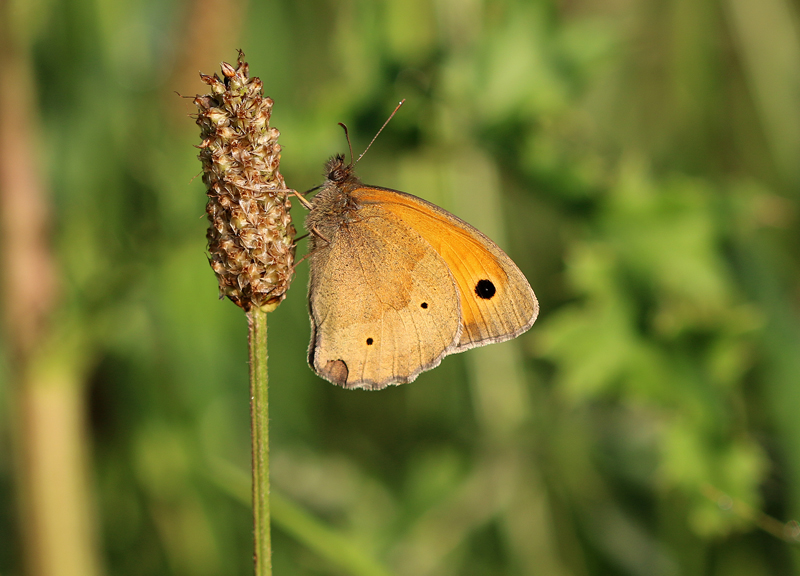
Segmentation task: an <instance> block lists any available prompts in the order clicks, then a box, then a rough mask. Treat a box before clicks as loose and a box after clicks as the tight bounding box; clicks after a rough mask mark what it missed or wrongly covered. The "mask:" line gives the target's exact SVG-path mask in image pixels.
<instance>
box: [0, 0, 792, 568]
mask: <svg viewBox="0 0 800 576" xmlns="http://www.w3.org/2000/svg"><path fill="white" fill-rule="evenodd" d="M755 4H758V3H753V6H755ZM207 9H209V8H208V7H206V6H204V4H202V3H194V4H188V5H187V4H180V3H174V2H153V1H148V0H130V1H128V2H123V3H120V2H106V1H94V2H88V1H84V0H77V1H76V0H72V1H70V2H65V1H60V0H51V1H50V2H46V3H36V4H32V5H31V7H29V8H26V9H25V10H26V11H25V12H24V14H21V15H20V30H21V33H24V34H26V35H27V36H26V37H27V42H28V44H29V48H30V51H31V55H32V58H33V62H34V65H35V72H36V82H37V85H38V88H39V94H38V95H37V97H38V100H39V104H40V113H41V119H40V120H41V121H40V124H41V129H42V135H43V138H42V148H41V160H42V163H43V165H44V166H46V174H47V178H48V183H49V186H50V189H51V190H52V205H53V211H54V218H55V223H54V224H55V227H54V231H53V238H54V247H55V250H56V252H57V256H58V258H59V262H60V265H61V274H62V277H63V281H62V285H61V290H62V298H61V300H62V306H61V309H60V311H59V318H60V319H61V320H60V324H61V325H62V326H64V330H65V331H66V332H67V333H68V334H67V336H66V337H67V338H68V339H72V340H73V342H75V341H77V342H82V343H84V344H83V345H82V346H80V352H79V353H80V354H82V355H83V362H82V363H79V364H81V365H85V367H86V368H85V374H84V377H85V381H86V383H87V389H86V398H87V402H88V406H89V413H90V423H89V426H90V431H91V441H92V446H91V453H92V457H93V460H92V462H93V464H92V466H93V467H92V471H93V474H94V486H95V487H96V492H95V493H94V498H95V501H96V509H97V518H98V520H97V523H98V530H99V533H100V541H101V543H102V550H103V561H104V562H105V565H106V568H107V573H109V574H120V575H123V574H125V575H127V574H131V575H135V574H148V575H158V574H182V575H192V576H194V575H198V576H203V575H211V574H247V573H250V571H251V570H252V568H251V551H250V546H251V543H250V537H251V529H252V525H251V519H250V516H249V509H248V506H247V504H246V501H247V498H246V493H247V487H246V486H244V487H243V485H242V482H243V480H242V477H243V476H242V474H246V472H247V470H248V469H249V430H248V422H249V420H248V391H247V383H248V379H247V355H246V337H247V325H246V321H245V318H244V315H243V314H242V313H241V312H240V311H239V310H238V309H236V308H235V307H234V306H233V305H232V304H230V303H229V302H219V301H217V287H216V280H215V278H214V275H213V273H212V272H211V270H210V268H209V266H208V263H207V260H206V256H205V254H204V248H205V227H206V221H205V219H204V218H203V214H204V204H205V197H204V191H203V186H202V183H201V182H200V181H199V179H196V180H194V181H193V180H192V177H193V176H194V175H195V174H197V173H198V172H199V170H200V164H199V162H198V161H197V160H196V158H195V157H196V151H194V149H193V148H192V146H193V145H194V144H197V142H198V140H197V130H196V127H195V126H194V124H193V123H192V121H191V119H190V118H188V117H186V116H187V114H190V113H191V112H192V104H191V100H185V101H184V100H180V99H179V98H178V97H177V96H175V95H174V94H173V91H174V90H178V91H180V92H181V93H183V94H191V95H193V94H194V93H195V92H202V91H203V90H204V86H203V85H202V84H201V83H200V81H199V78H197V77H195V76H193V75H194V74H195V73H196V72H195V70H194V69H192V70H191V71H190V72H187V71H186V70H185V69H184V68H183V67H185V66H188V64H189V63H190V64H191V66H194V67H197V66H198V65H199V66H201V70H202V71H203V72H205V73H211V72H214V71H216V70H217V69H218V62H219V61H220V60H225V61H228V62H233V61H234V60H235V58H236V52H235V49H236V48H239V47H241V48H243V49H244V51H245V53H246V56H247V60H248V61H249V63H250V70H251V74H252V75H254V76H259V77H261V78H262V80H263V81H264V85H265V91H266V93H267V94H268V95H269V96H271V97H272V98H273V99H274V100H275V107H274V113H273V118H272V124H273V125H274V126H276V127H277V128H279V129H280V130H281V132H282V136H281V140H280V141H281V143H282V146H283V148H284V152H283V160H282V165H281V170H282V172H283V174H284V176H285V178H286V182H287V184H288V185H289V186H292V187H294V188H296V189H298V190H306V189H309V188H311V187H312V186H315V185H316V184H318V183H319V182H320V181H321V171H322V165H323V162H324V161H325V160H326V159H327V158H328V157H329V156H330V155H332V154H333V153H337V152H342V151H344V150H345V146H346V144H345V141H344V138H343V136H342V133H341V130H340V129H339V127H338V126H337V125H336V123H337V122H345V123H347V124H348V126H349V127H350V133H351V136H352V138H353V140H354V142H353V147H354V149H355V150H356V154H358V151H360V150H363V148H364V147H365V145H366V143H367V142H369V140H370V139H371V138H372V136H373V134H374V133H375V131H376V130H377V128H378V127H379V126H380V125H381V124H382V122H383V120H384V119H385V117H386V116H387V114H388V113H389V112H390V111H391V110H392V109H393V107H394V105H395V104H396V102H397V101H398V100H400V99H401V98H406V99H407V104H406V106H404V107H403V108H402V109H401V111H400V112H399V113H398V115H397V116H396V117H395V119H394V120H392V122H391V123H390V124H389V126H388V127H387V129H386V130H385V131H384V132H383V134H382V135H381V137H380V138H379V139H378V141H377V142H376V144H375V145H374V146H373V148H372V149H371V150H370V152H369V154H367V156H365V158H364V159H363V160H362V161H361V162H360V163H359V173H360V175H361V177H362V179H363V180H364V181H365V182H370V183H374V184H379V185H382V186H387V187H392V188H398V189H403V190H405V191H407V192H411V193H414V194H417V195H419V196H423V197H426V198H428V199H431V200H433V201H435V202H437V203H438V204H441V205H443V206H445V207H446V208H448V209H450V210H452V211H454V212H455V213H457V214H458V215H460V216H463V217H464V218H465V219H467V220H468V221H470V222H472V223H473V224H475V225H476V226H478V227H479V228H481V229H482V230H484V231H486V232H487V233H488V234H489V235H490V236H492V237H493V238H495V239H496V240H497V241H498V242H499V243H500V244H501V245H502V246H503V247H504V248H507V251H508V252H509V254H510V255H511V256H512V257H513V258H514V259H515V261H517V262H518V263H519V265H520V267H521V269H522V270H523V272H525V273H526V275H527V276H528V278H529V280H530V281H531V285H532V286H533V288H534V290H535V291H536V293H537V295H538V296H539V299H540V303H541V308H542V313H541V317H540V319H539V320H538V321H537V323H536V324H535V325H534V327H533V329H532V330H531V331H530V332H529V333H527V334H526V335H524V336H523V337H521V338H519V339H518V340H516V341H513V342H510V343H505V344H502V345H496V346H491V347H489V348H486V349H481V350H473V351H469V352H467V353H465V354H463V355H459V356H457V357H450V358H447V359H446V360H445V361H444V362H443V364H442V365H441V366H440V367H439V368H437V369H436V370H434V371H432V372H429V373H426V374H423V375H422V376H421V377H420V378H419V379H418V381H417V382H415V383H413V384H410V385H407V386H403V387H400V388H396V389H391V390H386V391H384V392H380V393H371V394H369V393H360V392H348V391H344V390H340V389H338V388H335V387H333V386H331V385H329V384H328V383H326V382H323V381H321V380H319V379H318V378H316V377H315V376H314V375H313V373H312V372H311V371H310V370H309V369H308V367H307V366H306V364H305V354H306V347H307V341H308V320H307V313H306V304H305V296H304V289H305V285H306V281H307V271H306V269H305V265H301V266H300V267H299V268H298V271H297V278H296V279H295V282H294V287H293V289H291V290H290V291H289V295H288V298H287V300H286V301H285V302H284V303H283V304H282V305H281V306H280V307H279V308H278V310H277V311H276V312H274V313H272V314H271V315H270V336H271V338H270V376H271V377H270V381H271V382H270V383H271V389H270V395H271V404H272V406H271V426H272V429H271V432H272V438H271V449H272V478H273V483H274V487H275V490H276V492H278V493H279V496H278V498H279V500H278V501H277V502H276V505H275V507H274V532H275V535H274V541H273V547H274V554H275V557H274V566H275V573H276V574H296V575H300V576H302V575H312V574H364V575H367V574H386V573H391V574H396V575H398V576H403V575H406V574H407V575H412V574H413V575H415V576H420V575H424V574H437V575H448V574H453V575H455V574H459V575H472V574H475V575H478V574H514V575H516V574H548V575H557V576H558V575H568V574H569V575H575V576H579V575H586V576H589V575H601V574H602V575H605V574H626V575H627V574H637V575H638V574H641V575H652V574H663V575H670V574H685V575H695V574H696V575H700V574H703V575H705V574H709V575H711V574H739V573H741V574H748V575H749V574H789V573H792V572H793V571H794V572H796V571H797V570H798V560H799V559H798V557H797V553H796V551H795V548H793V547H792V545H791V544H789V543H786V542H783V541H782V540H780V539H778V538H777V537H776V536H774V535H769V534H767V533H766V532H764V530H762V529H763V528H765V523H764V521H763V517H762V516H760V515H758V514H751V513H744V512H742V510H746V509H747V510H749V509H750V508H752V509H754V510H757V511H764V512H766V513H767V514H769V515H770V516H774V517H775V518H777V519H779V520H780V521H786V520H789V519H791V518H797V516H798V513H800V418H797V414H798V413H800V386H798V383H800V353H798V350H800V324H799V323H798V321H797V315H798V310H797V294H798V281H799V280H800V276H799V275H798V270H800V268H798V265H797V262H798V256H799V255H800V253H799V252H798V246H800V244H798V242H797V230H798V229H800V228H798V223H797V216H798V197H797V191H798V184H800V173H799V172H798V170H797V168H798V166H800V164H798V163H793V162H791V161H788V160H787V158H794V159H796V158H798V157H800V123H797V122H794V121H793V120H792V119H793V118H794V119H796V118H797V110H796V108H797V107H796V104H797V99H796V96H797V93H796V91H797V86H800V67H797V68H796V69H795V68H793V67H792V62H794V60H793V59H792V58H793V57H794V55H795V54H797V53H800V38H798V37H797V36H796V35H792V34H793V33H792V30H794V31H795V32H796V30H798V29H799V28H798V27H797V26H796V24H797V21H798V20H797V16H798V10H797V6H796V3H794V4H793V3H789V2H786V1H785V0H770V1H769V2H765V3H763V5H761V8H760V10H761V11H760V12H759V14H760V17H761V18H763V21H765V22H773V23H775V22H783V21H784V19H785V18H786V17H787V16H785V15H786V14H788V15H789V16H788V18H791V19H793V20H790V21H793V22H794V24H795V26H794V28H792V26H791V25H780V26H779V25H777V24H776V26H777V28H775V29H776V30H778V31H777V32H776V33H775V36H774V37H773V36H771V35H770V34H769V32H765V31H763V30H761V29H759V26H760V24H759V23H758V22H762V21H761V20H759V21H756V20H755V19H754V17H753V16H752V14H751V12H752V11H753V8H751V7H750V6H749V5H748V3H747V2H746V1H745V0H731V1H729V2H690V1H689V0H672V1H670V2H660V3H653V2H645V1H640V2H637V1H633V2H627V3H609V5H608V6H604V5H602V3H601V4H596V3H590V2H578V3H574V2H573V3H555V2H546V1H534V2H523V1H521V0H517V1H514V0H507V1H500V2H488V1H486V2H481V1H477V0H476V1H472V2H456V1H454V0H437V1H435V2H434V1H431V0H414V1H413V2H408V1H405V0H404V1H400V0H387V1H386V2H377V3H376V2H369V1H366V0H349V1H347V2H326V1H324V0H301V1H299V2H288V1H287V2H273V3H252V5H249V6H246V7H243V8H242V12H241V13H239V12H237V11H236V10H233V9H232V12H231V14H226V15H225V16H224V17H223V16H220V15H211V16H209V15H205V17H206V18H210V20H211V21H215V20H214V18H215V17H216V18H218V19H219V20H220V22H219V27H220V31H224V29H226V25H225V24H224V21H225V19H226V18H237V20H236V22H235V23H234V24H233V25H231V26H230V27H229V29H230V30H234V31H235V32H236V33H237V34H241V35H239V36H231V37H230V38H223V39H221V40H218V39H216V38H213V42H212V39H211V37H210V36H211V35H213V34H214V30H206V31H205V32H204V34H208V35H209V38H204V37H202V36H200V37H197V36H196V34H197V29H195V28H192V27H193V26H196V25H198V22H201V21H202V20H203V16H204V15H203V14H202V13H199V12H197V11H200V12H202V10H207ZM237 14H238V16H237ZM748 15H749V16H748ZM241 27H243V29H242V28H241ZM765 30H769V28H765ZM772 42H775V43H776V44H774V45H773V44H772ZM209 46H216V47H219V46H222V48H214V51H212V50H211V49H209V48H208V47H209ZM770 46H773V47H774V50H773V51H772V52H771V51H770V50H768V48H769V47H770ZM216 50H221V51H220V52H217V51H216ZM776 53H780V54H784V57H783V58H781V59H776V60H775V61H773V60H772V57H771V56H768V55H770V54H776ZM186 78H189V80H185V79H186ZM776 78H777V80H776ZM793 90H794V92H792V91H793ZM791 97H794V98H795V99H794V100H791ZM787 102H794V107H792V106H788V105H787V104H786V103H787ZM781 110H783V111H785V112H784V113H785V116H784V118H785V121H784V122H780V121H779V120H777V119H776V111H781ZM795 152H798V154H795ZM293 214H294V217H295V219H296V224H297V225H298V228H299V227H300V226H299V225H300V223H301V221H302V218H303V216H304V214H303V210H302V207H300V206H296V207H295V208H294V209H293ZM304 251H305V247H304V246H302V245H301V248H300V249H299V253H300V254H302V253H304ZM4 354H5V355H7V353H4ZM0 368H5V363H0ZM6 376H7V372H4V375H3V381H2V385H1V386H0V408H6V407H8V406H9V401H8V400H6V397H7V396H8V395H9V393H8V391H7V384H6V382H7V380H8V378H7V377H6ZM8 421H9V419H8V418H3V419H2V422H4V423H5V422H8ZM2 434H3V437H4V446H5V445H6V444H7V442H5V439H6V438H7V437H8V436H9V435H10V430H9V429H8V427H5V429H3V431H2ZM10 467H11V459H10V456H9V455H8V453H7V452H6V451H3V452H0V488H1V489H2V492H0V509H7V508H9V506H10V503H11V499H12V498H13V491H12V489H11V487H10V484H11V482H12V473H11V470H10ZM244 477H245V478H246V476H244ZM243 493H244V494H245V497H244V498H242V494H243ZM720 494H722V495H724V498H721V497H720V496H719V495H720ZM730 502H733V503H734V505H729V503H730ZM747 507H750V508H747ZM15 531H16V528H15V525H14V519H13V517H11V516H9V515H7V514H0V533H3V534H12V533H15ZM15 538H16V537H15ZM15 538H3V539H2V542H0V573H3V574H18V573H20V557H19V554H18V552H17V548H16V544H15Z"/></svg>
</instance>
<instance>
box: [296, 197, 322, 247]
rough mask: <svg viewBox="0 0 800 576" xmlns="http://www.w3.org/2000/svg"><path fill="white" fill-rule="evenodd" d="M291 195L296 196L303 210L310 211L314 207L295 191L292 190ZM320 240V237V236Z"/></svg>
mask: <svg viewBox="0 0 800 576" xmlns="http://www.w3.org/2000/svg"><path fill="white" fill-rule="evenodd" d="M292 194H294V195H295V196H297V198H298V199H299V200H300V204H302V205H303V208H305V209H306V210H311V209H312V208H313V207H314V205H313V204H311V202H309V201H308V200H306V199H305V198H304V197H303V195H302V194H300V193H299V192H298V191H297V190H292ZM320 238H321V236H320Z"/></svg>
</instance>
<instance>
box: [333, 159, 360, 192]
mask: <svg viewBox="0 0 800 576" xmlns="http://www.w3.org/2000/svg"><path fill="white" fill-rule="evenodd" d="M325 179H326V180H327V181H328V182H331V183H333V184H335V185H336V186H339V187H341V186H342V185H344V184H348V183H351V182H352V183H355V182H358V178H357V177H356V175H355V173H354V171H353V163H352V162H351V163H349V164H347V163H345V160H344V155H342V154H337V155H336V156H334V157H332V158H331V159H330V160H328V163H327V164H325Z"/></svg>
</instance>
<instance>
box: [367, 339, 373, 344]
mask: <svg viewBox="0 0 800 576" xmlns="http://www.w3.org/2000/svg"><path fill="white" fill-rule="evenodd" d="M373 342H374V340H373V339H372V338H367V346H372V343H373Z"/></svg>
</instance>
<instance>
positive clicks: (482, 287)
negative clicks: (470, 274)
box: [475, 280, 497, 300]
mask: <svg viewBox="0 0 800 576" xmlns="http://www.w3.org/2000/svg"><path fill="white" fill-rule="evenodd" d="M495 292H497V289H496V288H495V287H494V284H493V283H492V281H491V280H478V283H477V284H475V294H477V295H478V298H482V299H484V300H489V299H491V297H492V296H494V295H495Z"/></svg>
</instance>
